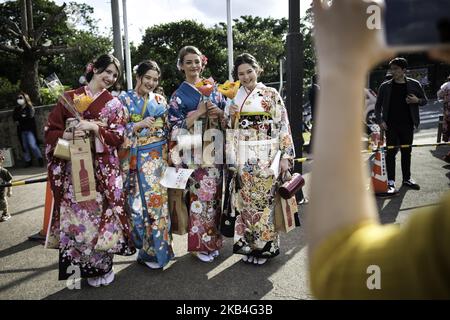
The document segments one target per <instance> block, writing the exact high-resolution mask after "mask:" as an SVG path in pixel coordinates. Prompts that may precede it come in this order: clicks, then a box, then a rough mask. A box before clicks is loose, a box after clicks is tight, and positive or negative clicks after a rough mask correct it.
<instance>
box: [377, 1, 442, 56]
mask: <svg viewBox="0 0 450 320" xmlns="http://www.w3.org/2000/svg"><path fill="white" fill-rule="evenodd" d="M384 33H385V39H386V44H387V45H388V46H389V47H391V48H394V49H397V50H398V51H417V50H428V49H430V48H435V47H449V48H450V0H385V11H384Z"/></svg>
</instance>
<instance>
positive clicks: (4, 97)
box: [0, 77, 20, 109]
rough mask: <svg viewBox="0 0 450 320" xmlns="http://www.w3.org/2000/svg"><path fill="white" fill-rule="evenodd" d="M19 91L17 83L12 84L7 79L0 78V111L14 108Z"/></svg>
mask: <svg viewBox="0 0 450 320" xmlns="http://www.w3.org/2000/svg"><path fill="white" fill-rule="evenodd" d="M19 91H20V88H19V83H16V84H12V83H11V82H9V80H8V79H6V78H3V77H0V109H8V108H12V107H14V106H15V105H16V98H17V94H18V93H19Z"/></svg>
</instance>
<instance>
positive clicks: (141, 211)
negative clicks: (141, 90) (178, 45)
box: [119, 91, 174, 267]
mask: <svg viewBox="0 0 450 320" xmlns="http://www.w3.org/2000/svg"><path fill="white" fill-rule="evenodd" d="M119 99H120V100H121V101H122V103H124V105H125V106H126V109H127V119H128V124H127V126H126V128H127V130H126V138H125V142H124V144H123V146H122V149H121V164H122V168H123V175H124V181H125V186H126V195H127V204H128V205H127V208H128V210H129V211H130V212H129V214H130V215H131V217H132V228H133V241H134V243H135V245H136V247H137V248H139V249H140V251H139V259H141V260H143V261H145V262H155V263H158V264H159V266H160V267H164V266H165V265H167V264H168V263H169V261H170V260H171V259H173V257H174V253H173V249H172V234H171V231H170V226H171V221H170V216H169V208H168V196H167V188H164V187H162V186H161V185H160V184H159V182H160V180H161V178H162V176H163V174H164V171H165V169H166V167H167V153H168V151H167V140H166V139H167V135H168V127H167V124H166V118H167V116H166V115H167V104H166V102H165V100H164V98H162V96H160V95H154V94H150V99H148V105H147V106H146V107H145V108H144V103H145V101H146V100H145V99H143V98H141V97H138V96H137V94H136V93H135V92H134V91H129V92H127V93H124V94H122V95H121V96H120V97H119ZM143 110H145V112H144V116H143V117H144V118H146V117H154V118H160V119H161V120H162V123H163V125H162V126H161V127H152V128H144V129H141V130H140V131H138V132H135V131H134V125H135V122H133V120H132V119H133V115H142V114H143ZM139 121H140V120H139Z"/></svg>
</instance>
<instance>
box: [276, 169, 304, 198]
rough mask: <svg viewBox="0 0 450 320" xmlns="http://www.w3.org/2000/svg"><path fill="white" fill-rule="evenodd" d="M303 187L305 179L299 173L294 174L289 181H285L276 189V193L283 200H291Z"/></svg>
mask: <svg viewBox="0 0 450 320" xmlns="http://www.w3.org/2000/svg"><path fill="white" fill-rule="evenodd" d="M304 185H305V179H304V178H303V176H302V175H301V174H300V173H294V174H293V175H292V176H291V177H290V179H289V180H287V181H286V182H285V183H283V185H281V187H280V188H279V189H278V193H279V194H280V196H281V197H282V198H283V199H289V198H292V196H294V195H295V194H296V193H297V192H298V191H299V190H300V189H301V188H303V186H304Z"/></svg>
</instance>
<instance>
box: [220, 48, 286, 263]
mask: <svg viewBox="0 0 450 320" xmlns="http://www.w3.org/2000/svg"><path fill="white" fill-rule="evenodd" d="M233 72H234V77H235V79H237V78H238V79H239V81H240V82H241V84H242V86H241V88H240V89H239V91H238V93H237V95H236V98H235V99H234V100H233V101H232V102H234V103H233V104H231V102H230V103H229V105H228V106H227V108H226V114H227V118H228V125H229V127H230V128H233V129H239V130H235V131H234V133H233V134H232V135H229V134H228V135H227V153H228V154H229V155H230V153H231V155H230V156H228V155H227V159H232V161H233V162H234V161H235V164H236V166H235V167H234V168H235V169H236V176H235V180H234V182H233V183H232V184H231V185H230V186H231V192H232V196H231V199H233V200H232V204H233V207H234V209H235V214H236V223H235V236H234V239H235V244H234V247H233V251H234V253H237V254H242V255H244V256H243V258H242V260H243V261H244V262H248V263H253V264H257V265H261V264H264V263H265V262H266V261H267V259H268V258H272V257H275V256H277V255H278V254H279V236H278V234H277V232H276V231H275V226H274V212H275V201H274V199H275V192H276V190H277V185H278V183H277V180H278V172H274V170H276V169H273V168H271V165H272V163H273V162H274V160H275V159H276V155H277V154H278V155H280V154H281V157H280V159H281V160H280V162H279V168H281V172H282V173H283V172H286V171H287V170H289V168H290V167H291V166H292V165H293V159H294V145H293V141H292V136H291V130H290V127H289V119H288V116H287V112H286V108H285V107H284V104H283V100H282V99H281V97H280V95H279V94H278V92H277V91H276V90H275V89H273V88H268V87H266V86H265V85H263V84H262V83H258V81H257V79H258V76H259V74H260V72H261V68H260V67H259V65H258V63H257V61H256V59H255V58H254V57H253V56H252V55H250V54H248V53H244V54H241V55H240V56H238V57H237V59H236V61H235V64H234V71H233ZM231 167H232V168H233V166H231Z"/></svg>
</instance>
